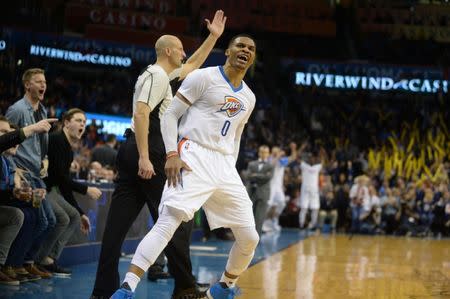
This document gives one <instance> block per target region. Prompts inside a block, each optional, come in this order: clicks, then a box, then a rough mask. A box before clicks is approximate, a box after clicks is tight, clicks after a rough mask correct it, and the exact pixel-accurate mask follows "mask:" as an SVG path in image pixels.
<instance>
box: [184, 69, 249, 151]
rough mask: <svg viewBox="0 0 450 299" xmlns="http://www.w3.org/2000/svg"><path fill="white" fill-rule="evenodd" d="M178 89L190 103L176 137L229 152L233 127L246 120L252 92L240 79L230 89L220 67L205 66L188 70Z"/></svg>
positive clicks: (231, 149)
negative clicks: (236, 85) (239, 81)
mask: <svg viewBox="0 0 450 299" xmlns="http://www.w3.org/2000/svg"><path fill="white" fill-rule="evenodd" d="M178 92H179V93H180V94H182V95H183V96H184V97H185V98H186V99H187V100H188V101H189V102H190V103H191V104H192V105H191V106H190V107H189V109H188V110H187V112H186V113H185V114H184V115H183V117H182V118H181V122H180V125H179V128H178V132H179V137H181V138H187V139H191V140H193V141H195V142H197V143H199V144H201V145H202V146H204V147H206V148H209V149H212V150H216V151H219V152H221V153H223V154H233V153H234V146H235V143H234V141H235V137H236V131H237V128H238V127H239V126H241V125H242V126H243V125H244V124H245V123H247V121H248V119H249V117H250V114H251V113H252V111H253V108H254V107H255V102H256V98H255V95H254V94H253V92H252V91H251V90H250V88H249V87H248V86H247V84H245V82H244V81H242V83H241V86H239V87H238V88H234V87H233V86H232V85H231V83H230V82H229V80H228V78H227V77H226V75H225V73H224V71H223V68H222V66H219V67H208V68H204V69H198V70H195V71H193V72H191V73H190V74H189V75H188V76H187V77H186V79H185V80H184V81H183V83H182V84H181V87H180V88H179V89H178ZM238 138H240V136H238Z"/></svg>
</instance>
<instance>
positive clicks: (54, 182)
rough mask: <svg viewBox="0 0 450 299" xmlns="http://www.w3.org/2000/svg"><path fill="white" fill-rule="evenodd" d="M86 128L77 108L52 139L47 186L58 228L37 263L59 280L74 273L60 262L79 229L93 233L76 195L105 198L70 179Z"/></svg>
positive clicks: (95, 190)
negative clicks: (74, 157) (75, 150)
mask: <svg viewBox="0 0 450 299" xmlns="http://www.w3.org/2000/svg"><path fill="white" fill-rule="evenodd" d="M85 125H86V116H85V114H84V112H83V111H82V110H80V109H77V108H74V109H70V110H69V111H67V112H66V113H65V115H64V118H63V129H62V130H59V131H55V132H52V133H51V134H50V135H49V148H48V160H49V167H48V177H47V178H46V179H45V183H46V185H47V191H48V192H49V194H48V196H47V201H48V202H50V204H51V206H52V209H53V211H54V213H55V215H56V218H57V225H56V227H55V229H54V230H53V231H52V232H51V233H50V234H49V235H48V237H47V239H46V240H45V241H44V242H43V244H42V246H41V248H40V250H39V253H38V255H37V256H36V260H37V261H38V263H39V264H40V266H41V267H42V268H44V269H46V270H47V271H49V272H51V273H53V274H54V275H56V276H70V274H71V271H70V270H69V269H64V268H62V267H60V266H59V265H58V263H57V260H58V258H59V256H60V255H61V252H62V250H63V249H64V246H65V245H66V244H67V242H68V241H69V240H70V238H71V237H72V235H73V234H74V233H75V231H76V230H77V229H79V228H80V227H81V230H82V232H83V233H85V234H87V233H88V232H89V229H90V221H89V218H88V217H87V216H86V214H85V213H84V211H83V210H82V209H81V207H80V206H79V205H78V203H77V201H76V200H75V197H74V196H73V192H74V191H75V192H78V193H80V194H87V195H88V196H89V197H90V198H92V199H94V200H96V199H98V198H99V197H100V196H101V191H100V190H99V189H98V188H96V187H89V186H87V185H86V184H81V183H79V182H75V181H73V180H72V178H71V177H70V165H71V163H72V161H73V151H72V148H73V147H75V146H76V144H77V143H79V142H80V140H81V136H82V135H83V133H84V130H85ZM80 224H81V226H80Z"/></svg>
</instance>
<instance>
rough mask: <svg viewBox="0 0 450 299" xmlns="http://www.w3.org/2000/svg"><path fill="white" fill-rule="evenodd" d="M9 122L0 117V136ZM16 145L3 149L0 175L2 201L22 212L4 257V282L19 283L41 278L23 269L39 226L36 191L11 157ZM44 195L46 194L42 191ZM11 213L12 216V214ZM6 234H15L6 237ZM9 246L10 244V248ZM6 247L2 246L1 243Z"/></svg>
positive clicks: (6, 130) (7, 127)
mask: <svg viewBox="0 0 450 299" xmlns="http://www.w3.org/2000/svg"><path fill="white" fill-rule="evenodd" d="M13 130H14V129H11V126H10V124H9V123H8V121H7V120H6V118H3V117H2V118H0V135H3V134H4V133H6V132H11V131H13ZM16 150H17V145H16V146H14V147H11V148H9V149H7V150H5V151H3V152H2V154H1V156H0V160H1V163H2V172H1V176H0V182H1V189H2V191H1V195H2V197H1V202H0V204H2V205H5V207H6V206H9V208H10V209H11V208H13V207H14V208H17V209H18V210H19V211H20V213H21V220H22V221H21V226H20V227H19V229H20V230H19V231H18V232H17V234H16V236H15V238H13V239H10V241H12V243H10V242H8V239H7V240H5V241H6V242H7V243H5V244H4V246H5V247H6V248H7V249H9V253H8V250H6V253H8V254H7V255H5V256H4V259H2V269H1V271H2V274H4V277H2V282H3V283H5V284H10V285H18V284H19V283H20V282H27V281H36V280H39V279H41V276H38V275H35V274H32V273H29V272H28V271H26V269H24V267H23V262H24V258H25V254H26V252H27V249H28V248H29V247H30V245H31V240H32V233H33V230H34V228H35V226H36V218H37V214H36V213H35V211H34V210H35V209H34V208H33V207H32V205H31V203H30V202H31V200H32V199H34V198H33V192H34V191H33V190H32V189H31V187H30V185H27V186H25V183H24V182H22V181H21V179H20V176H19V173H18V172H16V167H15V164H14V162H13V160H12V159H11V156H13V155H14V154H15V153H16ZM42 195H43V194H42ZM10 216H12V215H10ZM6 237H12V236H11V235H10V236H8V235H7V236H6ZM7 245H9V246H10V247H9V246H8V247H9V248H8V247H7ZM2 247H3V246H2Z"/></svg>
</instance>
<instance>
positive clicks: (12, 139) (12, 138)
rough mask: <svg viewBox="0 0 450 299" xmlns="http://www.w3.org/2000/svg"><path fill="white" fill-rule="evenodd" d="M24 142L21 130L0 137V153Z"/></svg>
mask: <svg viewBox="0 0 450 299" xmlns="http://www.w3.org/2000/svg"><path fill="white" fill-rule="evenodd" d="M24 140H25V135H24V134H23V131H22V129H20V130H15V131H13V132H8V133H6V134H4V135H2V136H0V153H3V152H4V151H6V150H7V149H9V148H11V147H13V146H16V145H18V144H20V143H21V142H22V141H24Z"/></svg>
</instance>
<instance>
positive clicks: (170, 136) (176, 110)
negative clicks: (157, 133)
mask: <svg viewBox="0 0 450 299" xmlns="http://www.w3.org/2000/svg"><path fill="white" fill-rule="evenodd" d="M188 108H189V106H188V105H187V104H186V103H185V102H184V101H183V100H180V99H179V98H178V96H177V95H176V96H175V97H174V99H173V100H172V102H171V103H170V105H169V107H168V108H167V110H166V112H164V114H163V117H162V119H161V135H162V137H163V141H164V146H165V147H166V152H167V153H168V152H171V151H177V143H178V142H177V141H178V140H177V139H178V120H179V119H180V117H181V116H182V115H183V114H184V113H185V112H186V110H187V109H188Z"/></svg>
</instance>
